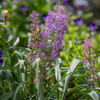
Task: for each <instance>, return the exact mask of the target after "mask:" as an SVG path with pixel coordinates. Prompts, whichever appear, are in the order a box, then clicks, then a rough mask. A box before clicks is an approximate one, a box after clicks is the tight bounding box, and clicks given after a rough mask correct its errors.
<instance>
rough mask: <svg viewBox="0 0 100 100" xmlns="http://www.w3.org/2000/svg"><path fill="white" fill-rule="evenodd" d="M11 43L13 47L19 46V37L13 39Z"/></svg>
mask: <svg viewBox="0 0 100 100" xmlns="http://www.w3.org/2000/svg"><path fill="white" fill-rule="evenodd" d="M9 43H10V46H11V47H13V46H15V45H17V44H18V43H19V37H15V38H13V39H12V40H11V41H10V42H9Z"/></svg>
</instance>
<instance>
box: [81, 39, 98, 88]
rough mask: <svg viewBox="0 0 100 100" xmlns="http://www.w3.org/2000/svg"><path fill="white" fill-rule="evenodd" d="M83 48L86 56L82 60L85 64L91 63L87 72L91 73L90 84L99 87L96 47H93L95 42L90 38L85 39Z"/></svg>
mask: <svg viewBox="0 0 100 100" xmlns="http://www.w3.org/2000/svg"><path fill="white" fill-rule="evenodd" d="M82 50H84V51H83V55H84V58H85V59H83V60H82V63H83V65H85V66H87V65H89V68H88V70H87V71H86V73H87V74H88V75H89V84H90V85H92V86H93V87H97V83H96V81H97V79H98V77H97V76H96V71H97V70H98V68H96V67H95V60H94V49H93V43H91V41H90V40H89V39H85V40H84V44H83V45H82Z"/></svg>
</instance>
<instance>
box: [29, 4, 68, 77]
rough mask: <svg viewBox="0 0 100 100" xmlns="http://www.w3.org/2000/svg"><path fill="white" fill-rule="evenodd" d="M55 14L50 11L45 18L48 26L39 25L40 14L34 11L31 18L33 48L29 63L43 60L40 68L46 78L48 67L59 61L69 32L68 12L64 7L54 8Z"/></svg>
mask: <svg viewBox="0 0 100 100" xmlns="http://www.w3.org/2000/svg"><path fill="white" fill-rule="evenodd" d="M54 9H55V12H52V11H49V12H48V15H47V17H46V18H45V22H46V25H40V24H39V18H38V16H39V14H38V13H37V12H36V11H33V12H32V13H31V14H30V18H31V22H32V23H31V32H32V35H31V36H30V39H31V43H29V44H28V47H30V48H31V52H30V53H29V57H28V61H29V62H33V61H34V60H35V59H36V58H37V57H38V58H41V62H40V66H41V70H42V74H43V75H42V76H43V77H44V78H45V77H46V72H47V71H46V69H45V68H46V66H50V65H51V62H52V61H55V60H57V58H58V54H59V51H60V50H62V49H63V48H64V46H63V45H62V40H63V39H64V33H65V31H67V12H66V11H65V10H64V9H63V7H58V6H57V5H56V6H55V7H54Z"/></svg>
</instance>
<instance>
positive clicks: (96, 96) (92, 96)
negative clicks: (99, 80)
mask: <svg viewBox="0 0 100 100" xmlns="http://www.w3.org/2000/svg"><path fill="white" fill-rule="evenodd" d="M88 94H89V95H90V97H91V98H93V100H100V99H99V96H98V94H97V93H96V92H95V91H91V92H90V93H88Z"/></svg>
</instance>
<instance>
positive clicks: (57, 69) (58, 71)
mask: <svg viewBox="0 0 100 100" xmlns="http://www.w3.org/2000/svg"><path fill="white" fill-rule="evenodd" d="M55 63H56V65H57V66H56V67H55V76H56V80H57V81H59V80H60V79H61V73H60V71H61V69H60V63H61V59H60V58H58V59H57V60H56V62H55ZM59 85H60V86H63V83H62V82H61V81H60V82H59Z"/></svg>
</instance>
